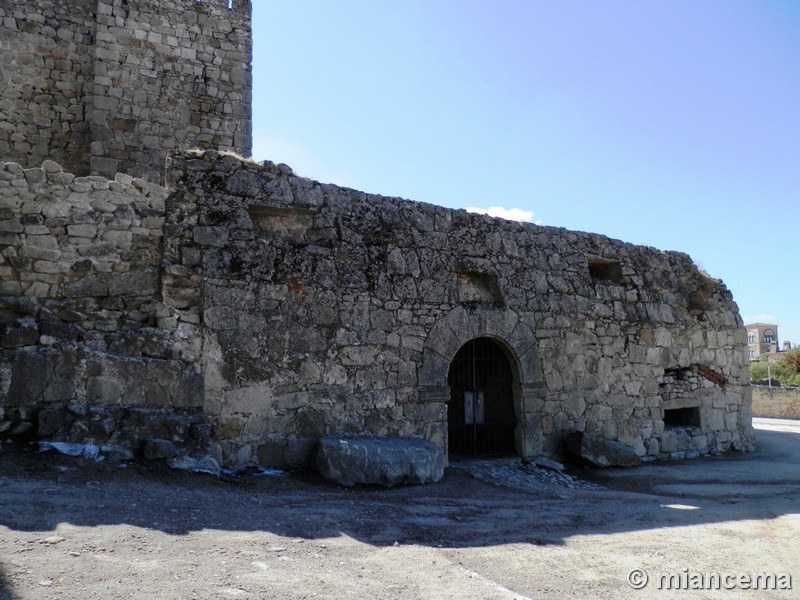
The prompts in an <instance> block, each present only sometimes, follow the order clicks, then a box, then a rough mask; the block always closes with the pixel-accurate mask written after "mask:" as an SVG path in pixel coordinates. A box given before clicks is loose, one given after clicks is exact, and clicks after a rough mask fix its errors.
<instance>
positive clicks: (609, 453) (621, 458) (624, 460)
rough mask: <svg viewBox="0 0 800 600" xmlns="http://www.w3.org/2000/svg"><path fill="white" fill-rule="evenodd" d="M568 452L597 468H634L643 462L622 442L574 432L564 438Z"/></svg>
mask: <svg viewBox="0 0 800 600" xmlns="http://www.w3.org/2000/svg"><path fill="white" fill-rule="evenodd" d="M564 443H565V444H566V446H567V450H568V451H569V452H570V453H571V454H574V455H575V456H577V457H580V458H582V459H583V460H585V461H587V462H589V463H591V464H593V465H594V466H596V467H634V466H636V465H638V464H639V463H640V462H641V459H640V458H639V455H638V454H636V452H635V451H634V450H633V448H631V447H630V446H626V445H625V444H623V443H621V442H614V441H611V440H606V439H603V438H600V437H596V436H593V435H590V434H588V433H584V432H582V431H573V432H572V433H568V434H567V435H566V436H565V437H564Z"/></svg>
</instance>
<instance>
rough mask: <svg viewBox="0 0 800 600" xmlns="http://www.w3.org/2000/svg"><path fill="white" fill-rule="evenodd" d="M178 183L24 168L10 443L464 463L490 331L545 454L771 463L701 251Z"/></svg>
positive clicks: (11, 204)
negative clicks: (331, 441)
mask: <svg viewBox="0 0 800 600" xmlns="http://www.w3.org/2000/svg"><path fill="white" fill-rule="evenodd" d="M167 181H168V188H167V189H166V190H165V189H164V188H161V187H160V186H157V185H154V184H148V183H146V182H144V181H143V180H136V179H133V178H131V177H129V176H124V175H118V176H117V177H116V179H115V180H113V181H109V180H106V179H104V178H102V177H74V176H72V175H70V174H66V173H63V172H62V171H61V169H60V168H59V167H58V165H56V164H55V163H53V162H45V163H44V165H43V166H42V167H41V168H31V169H22V168H21V167H19V166H18V165H16V164H6V165H5V167H4V170H3V171H2V172H0V202H1V203H2V208H1V209H0V210H2V213H1V214H2V217H3V220H2V221H0V229H1V230H2V231H3V233H2V236H3V237H2V238H1V239H0V241H2V247H1V249H0V254H1V255H2V257H3V258H2V262H0V274H2V277H0V290H2V291H3V293H4V294H5V296H4V298H3V300H4V307H5V308H4V312H3V330H2V334H3V335H2V346H3V350H2V354H1V357H0V373H2V375H3V376H2V382H3V385H2V388H1V389H0V391H1V392H2V394H3V396H2V405H3V406H4V409H3V410H4V418H5V420H6V421H7V422H11V421H24V420H26V419H27V420H28V421H30V422H31V423H37V427H38V429H39V434H40V435H52V436H55V437H60V438H63V439H70V440H78V439H92V440H94V441H97V442H98V443H106V444H111V445H115V444H116V445H123V446H128V447H131V448H133V449H137V448H141V447H142V444H146V443H147V442H148V440H150V439H151V438H152V439H158V440H167V441H169V443H170V444H173V445H174V446H175V448H176V449H181V448H189V449H191V448H195V449H197V448H200V447H203V448H205V449H206V450H207V451H209V452H213V454H214V455H215V456H216V457H217V458H218V459H219V460H221V461H223V462H225V463H226V464H229V465H233V464H248V463H254V462H257V463H260V464H270V465H286V464H302V463H307V462H308V461H309V459H310V455H311V452H312V451H313V447H314V444H315V443H316V440H317V439H318V438H319V437H320V436H322V435H327V434H357V433H368V434H374V435H409V436H418V437H424V438H427V439H430V440H433V441H435V442H436V443H438V444H439V445H441V446H443V447H445V448H446V447H447V436H448V416H447V403H448V402H449V401H450V395H449V393H450V390H449V387H448V382H447V373H448V367H449V365H450V362H451V360H452V359H453V356H454V355H455V353H456V352H457V351H458V349H459V348H460V347H461V346H462V345H463V344H465V343H466V342H467V341H469V340H470V339H473V338H476V337H481V336H488V337H491V338H492V339H494V340H496V341H498V342H499V343H500V344H502V345H503V347H504V348H505V349H506V351H507V353H508V356H509V359H510V362H511V363H512V365H513V369H514V373H515V375H514V377H515V382H514V403H515V405H514V410H515V413H516V418H517V427H516V431H515V432H514V436H515V448H516V452H517V453H518V454H519V455H521V456H524V457H534V456H536V455H538V454H541V453H546V454H550V455H558V454H559V453H560V451H561V447H562V439H563V436H564V435H565V434H566V433H569V432H571V431H585V432H587V433H591V434H593V435H596V436H599V437H602V438H604V439H609V440H616V441H619V442H622V443H623V444H626V445H628V446H630V447H631V448H632V449H633V451H634V452H636V453H637V454H638V455H640V456H642V457H651V458H670V457H671V458H678V457H686V456H697V455H699V454H705V453H709V452H720V451H724V450H727V449H730V448H738V449H748V448H751V447H752V429H751V427H750V396H749V394H750V388H749V385H748V381H749V375H748V372H747V361H746V359H745V353H744V344H745V338H744V329H742V327H741V322H740V319H739V316H738V311H737V309H736V305H735V304H734V303H733V301H732V299H731V296H730V293H729V292H728V291H727V289H726V288H725V287H724V285H722V283H721V282H719V281H716V280H713V279H710V278H708V277H707V276H706V275H704V274H703V273H701V272H699V271H698V269H697V268H696V266H695V265H693V263H692V261H691V260H690V258H689V257H688V256H686V255H684V254H680V253H674V252H661V251H658V250H655V249H651V248H645V247H639V246H634V245H630V244H625V243H623V242H619V241H616V240H611V239H608V238H605V237H603V236H599V235H593V234H586V233H579V232H569V231H566V230H563V229H556V228H549V227H541V226H536V225H531V224H519V223H513V222H509V221H504V220H499V219H492V218H489V217H485V216H479V215H471V214H467V213H466V212H464V211H455V210H451V209H445V208H440V207H436V206H432V205H426V204H420V203H414V202H409V201H406V200H401V199H397V198H385V197H380V196H375V195H369V194H364V193H362V192H357V191H354V190H349V189H346V188H340V187H337V186H333V185H326V184H320V183H318V182H315V181H312V180H308V179H304V178H301V177H297V176H295V175H294V174H293V173H292V172H291V170H290V169H288V168H286V167H285V166H283V165H281V166H275V165H272V164H270V163H264V164H256V163H252V162H249V161H242V160H241V159H239V158H237V157H235V156H233V155H225V154H218V153H216V152H205V153H189V154H179V155H174V156H172V157H171V159H170V163H169V166H168V169H167ZM41 372H48V373H52V374H51V375H49V376H48V377H47V378H44V379H42V378H41V377H39V376H37V374H38V373H41ZM33 382H37V383H35V384H33ZM668 410H672V411H676V410H677V411H684V412H685V411H690V416H689V419H688V421H686V422H683V423H679V425H680V426H679V427H673V426H671V425H674V424H673V423H670V420H669V417H668V415H667V413H666V411H668ZM692 411H693V412H692ZM153 415H157V416H153ZM158 415H160V416H158ZM167 415H169V418H168V419H167ZM165 422H168V423H169V427H167V429H166V430H165V429H164V428H165V427H166V426H165V425H164V423H165ZM87 432H89V433H87ZM198 440H199V441H198Z"/></svg>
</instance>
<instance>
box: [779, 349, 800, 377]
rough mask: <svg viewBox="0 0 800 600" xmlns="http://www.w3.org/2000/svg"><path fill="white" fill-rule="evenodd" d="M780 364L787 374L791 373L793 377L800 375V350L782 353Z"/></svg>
mask: <svg viewBox="0 0 800 600" xmlns="http://www.w3.org/2000/svg"><path fill="white" fill-rule="evenodd" d="M778 364H779V365H780V367H781V368H782V369H785V370H786V372H787V373H791V374H792V376H794V375H798V374H800V348H794V349H793V350H787V351H786V352H782V353H781V357H780V358H779V359H778Z"/></svg>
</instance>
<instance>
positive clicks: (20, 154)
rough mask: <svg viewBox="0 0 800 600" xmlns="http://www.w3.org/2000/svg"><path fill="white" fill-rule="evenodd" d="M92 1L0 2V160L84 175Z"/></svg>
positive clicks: (87, 150) (87, 147)
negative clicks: (47, 164)
mask: <svg viewBox="0 0 800 600" xmlns="http://www.w3.org/2000/svg"><path fill="white" fill-rule="evenodd" d="M96 6H97V1H96V0H40V1H39V2H36V3H34V2H3V3H0V87H2V90H3V92H2V94H0V162H2V161H7V160H16V161H22V162H23V163H24V164H25V165H26V166H37V167H38V166H39V165H40V164H41V163H42V161H44V160H45V159H47V158H51V159H53V160H55V161H58V162H59V163H61V164H63V165H64V166H65V167H66V168H67V170H69V171H72V172H78V173H81V174H84V175H86V174H88V173H89V156H90V154H89V146H90V135H89V134H90V131H89V121H88V119H87V107H86V97H87V94H88V93H89V92H90V90H91V83H92V78H93V69H94V62H93V57H92V54H93V53H92V51H91V46H92V44H93V43H94V39H95V29H96V24H95V22H94V21H93V19H92V16H93V14H94V12H95V10H96Z"/></svg>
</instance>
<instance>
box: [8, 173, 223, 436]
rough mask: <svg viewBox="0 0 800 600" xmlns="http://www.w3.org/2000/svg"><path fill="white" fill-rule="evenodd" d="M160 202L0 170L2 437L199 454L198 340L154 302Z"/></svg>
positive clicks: (60, 178) (161, 194) (86, 180)
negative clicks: (162, 445)
mask: <svg viewBox="0 0 800 600" xmlns="http://www.w3.org/2000/svg"><path fill="white" fill-rule="evenodd" d="M166 197H167V193H166V190H165V189H164V188H163V187H160V186H158V185H155V184H149V183H147V182H145V181H143V180H139V179H133V178H132V177H130V176H127V175H118V176H117V177H116V178H115V179H114V180H107V179H105V178H103V177H99V176H91V177H75V175H73V174H70V173H65V172H63V171H62V169H61V167H60V166H59V165H58V164H57V163H55V162H53V161H45V162H44V164H43V166H42V167H41V168H29V169H23V168H22V167H20V165H18V164H16V163H6V164H5V165H3V168H2V169H0V294H2V296H0V298H1V299H2V303H0V430H2V431H12V432H13V431H23V432H24V430H25V428H26V427H27V428H35V429H36V431H35V432H33V433H36V434H38V435H39V436H42V437H55V438H59V439H66V440H70V441H87V440H88V441H93V442H96V443H100V444H107V445H109V444H110V445H111V446H114V447H126V448H128V449H129V450H130V449H133V450H136V449H138V448H139V447H140V446H141V444H143V443H144V442H145V440H149V439H153V438H155V439H162V438H164V439H165V441H168V442H169V443H170V444H174V445H176V446H184V447H192V448H196V449H198V448H200V447H204V448H205V450H206V451H207V449H208V444H209V442H210V427H209V426H208V424H207V419H206V418H205V416H204V414H203V412H202V407H203V401H202V398H203V382H202V381H203V380H202V376H201V374H200V372H199V368H198V367H197V365H196V358H197V356H199V352H200V347H199V344H198V342H197V340H198V338H199V335H198V333H197V331H196V330H194V329H192V326H191V325H189V324H187V323H179V322H178V321H177V319H176V317H175V316H174V309H172V308H170V307H169V306H168V305H166V304H164V302H163V296H162V293H161V276H160V263H161V256H162V247H163V243H162V240H163V223H164V214H165V199H166ZM187 328H188V329H187ZM192 427H194V428H192ZM198 440H199V441H198Z"/></svg>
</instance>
